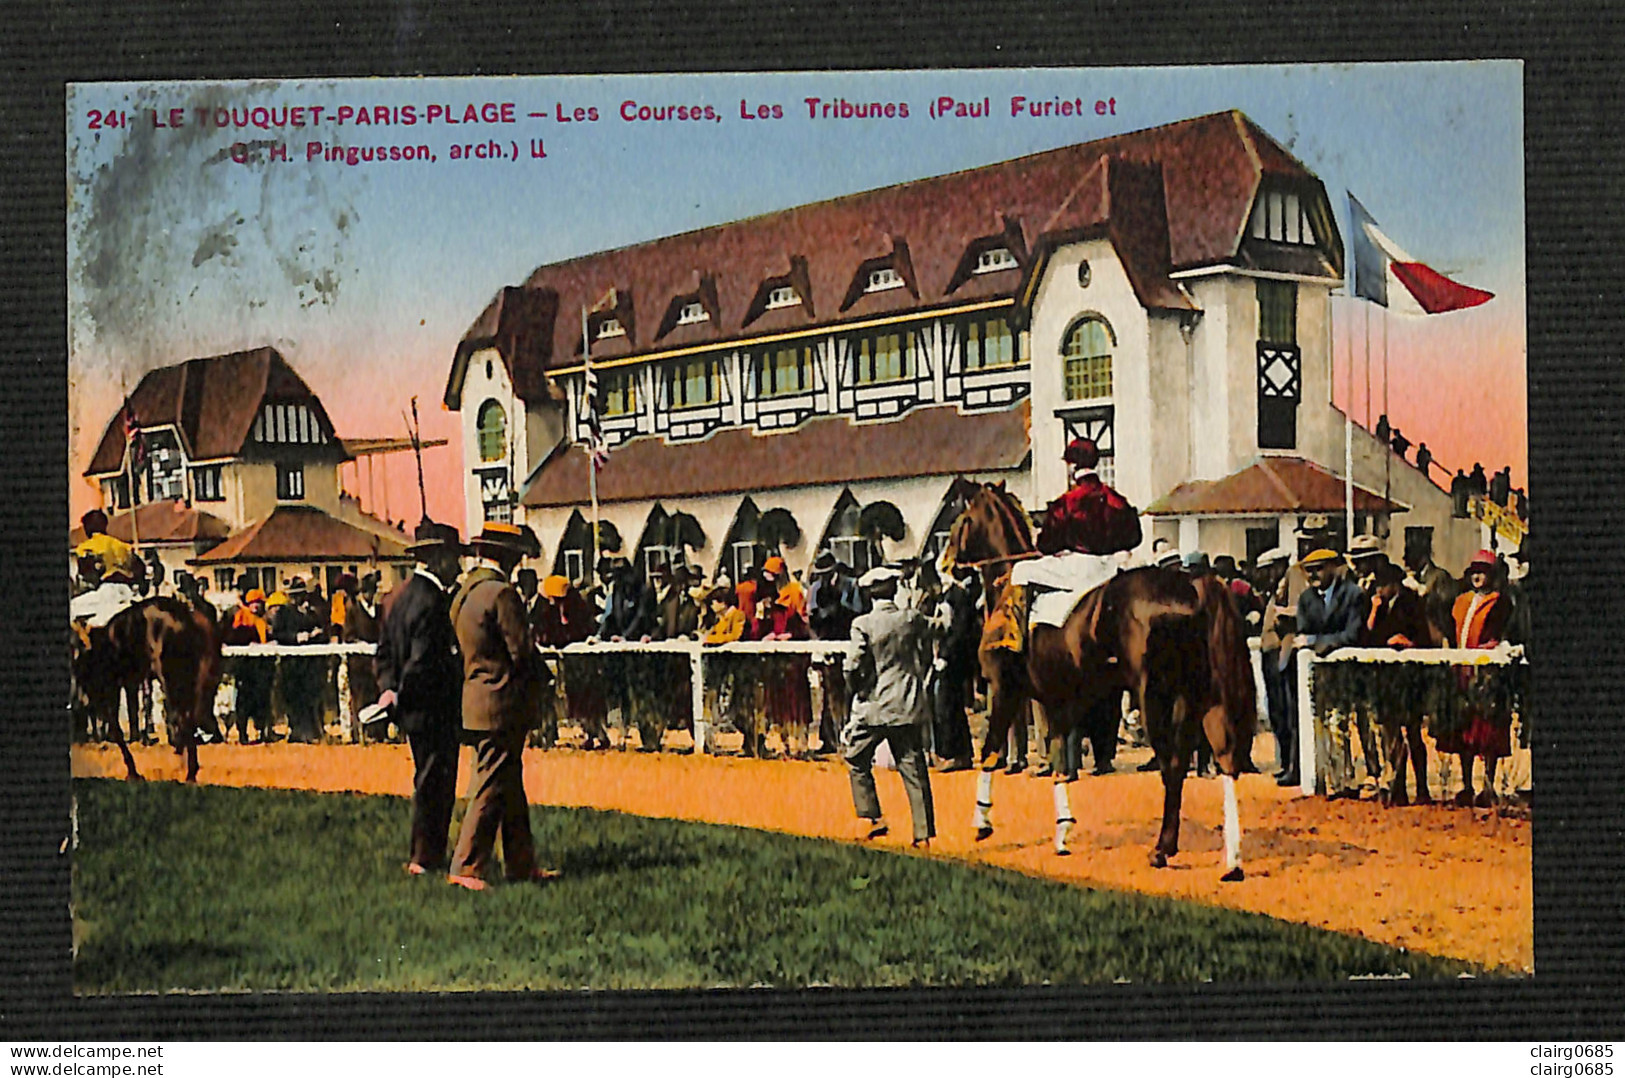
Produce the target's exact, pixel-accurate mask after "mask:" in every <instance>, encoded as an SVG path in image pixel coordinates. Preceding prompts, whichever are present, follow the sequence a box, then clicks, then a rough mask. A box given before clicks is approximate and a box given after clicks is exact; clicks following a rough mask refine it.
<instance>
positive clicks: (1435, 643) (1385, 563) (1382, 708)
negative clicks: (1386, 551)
mask: <svg viewBox="0 0 1625 1078" xmlns="http://www.w3.org/2000/svg"><path fill="white" fill-rule="evenodd" d="M1404 583H1405V570H1403V569H1401V568H1400V567H1399V566H1397V565H1395V564H1394V563H1393V562H1391V561H1389V560H1388V559H1387V558H1382V559H1380V560H1379V561H1378V562H1377V563H1376V565H1375V566H1374V567H1373V568H1372V571H1371V589H1372V594H1371V607H1370V613H1369V614H1367V615H1366V620H1365V628H1364V630H1363V631H1362V632H1361V639H1360V645H1361V646H1362V647H1368V648H1436V647H1439V646H1440V645H1441V644H1442V643H1443V640H1442V639H1441V638H1440V636H1439V633H1438V631H1437V630H1436V629H1434V628H1433V626H1432V624H1431V623H1430V622H1429V621H1428V617H1427V612H1426V611H1425V610H1424V609H1423V606H1422V597H1421V596H1419V595H1417V594H1416V593H1415V592H1413V591H1411V590H1410V589H1408V588H1406V587H1405V586H1404ZM1373 696H1374V699H1373V700H1372V705H1373V707H1374V708H1375V709H1376V713H1377V732H1378V735H1379V738H1380V740H1381V741H1382V743H1383V769H1382V778H1381V779H1380V780H1378V790H1377V796H1378V799H1379V800H1381V801H1382V802H1383V803H1384V804H1386V805H1408V804H1410V796H1409V794H1408V793H1407V792H1406V791H1407V785H1408V784H1407V782H1406V768H1407V767H1414V768H1415V771H1416V800H1417V802H1418V803H1421V804H1431V803H1432V802H1433V796H1432V794H1431V793H1429V791H1428V750H1427V744H1426V743H1425V742H1424V741H1423V740H1422V712H1423V710H1424V708H1425V706H1426V692H1425V690H1424V689H1423V688H1422V686H1421V685H1420V684H1419V683H1418V682H1417V681H1416V680H1415V679H1414V678H1411V677H1404V676H1401V677H1387V678H1382V679H1380V680H1379V681H1378V682H1377V684H1376V687H1375V691H1374V693H1373Z"/></svg>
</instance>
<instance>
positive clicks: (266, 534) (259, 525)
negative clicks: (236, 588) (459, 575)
mask: <svg viewBox="0 0 1625 1078" xmlns="http://www.w3.org/2000/svg"><path fill="white" fill-rule="evenodd" d="M405 557H406V537H405V536H402V537H401V538H400V540H399V541H398V542H397V541H395V540H391V539H387V538H385V537H384V536H381V535H373V534H371V533H369V532H366V531H363V530H362V529H361V528H358V527H356V526H354V525H353V524H346V523H345V522H344V521H342V520H339V519H338V518H336V517H332V516H329V515H328V514H326V513H324V512H322V511H321V510H320V509H317V508H315V507H314V506H309V505H282V506H278V507H277V508H276V509H275V510H273V511H272V512H271V515H270V516H268V517H265V518H264V519H263V520H258V521H255V522H254V523H253V524H250V525H248V526H247V527H246V528H244V529H243V530H242V531H240V532H238V533H237V534H236V535H233V536H232V537H231V538H230V539H227V540H226V541H225V542H223V543H221V544H220V545H219V546H217V547H215V548H214V549H213V550H211V551H209V552H208V553H207V554H204V555H202V556H200V557H197V558H194V559H192V560H193V561H194V562H195V563H197V564H199V565H216V564H226V563H230V562H251V561H313V560H314V561H321V560H327V559H337V558H355V559H358V560H359V559H366V558H383V559H390V558H405Z"/></svg>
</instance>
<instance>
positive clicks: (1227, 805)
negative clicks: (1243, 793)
mask: <svg viewBox="0 0 1625 1078" xmlns="http://www.w3.org/2000/svg"><path fill="white" fill-rule="evenodd" d="M1240 866H1241V814H1240V813H1239V812H1238V811H1237V809H1236V779H1235V776H1234V775H1226V776H1224V867H1225V868H1226V869H1232V868H1239V867H1240Z"/></svg>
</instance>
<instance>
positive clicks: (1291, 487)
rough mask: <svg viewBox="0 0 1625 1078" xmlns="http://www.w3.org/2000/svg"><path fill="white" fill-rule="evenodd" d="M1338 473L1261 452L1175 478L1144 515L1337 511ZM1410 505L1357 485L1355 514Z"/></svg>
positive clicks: (1339, 509)
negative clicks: (1231, 466)
mask: <svg viewBox="0 0 1625 1078" xmlns="http://www.w3.org/2000/svg"><path fill="white" fill-rule="evenodd" d="M1344 494H1345V488H1344V484H1343V478H1342V477H1341V476H1339V475H1337V474H1336V473H1334V472H1331V471H1329V470H1327V469H1326V468H1322V467H1321V466H1320V465H1318V464H1316V463H1314V462H1313V461H1309V460H1305V459H1304V458H1302V457H1263V458H1260V459H1259V460H1258V461H1256V462H1255V463H1253V464H1250V465H1248V466H1247V467H1245V468H1243V469H1242V470H1241V471H1239V472H1235V473H1233V474H1231V475H1227V476H1225V477H1224V478H1223V479H1198V480H1193V481H1191V482H1189V483H1181V484H1179V486H1177V487H1175V488H1174V489H1173V490H1171V491H1169V492H1168V493H1167V494H1165V495H1163V496H1162V497H1160V498H1158V499H1157V500H1156V501H1154V502H1152V503H1151V504H1150V505H1148V506H1146V508H1145V512H1146V514H1147V515H1149V516H1163V517H1181V516H1230V515H1245V516H1274V515H1277V514H1282V513H1341V512H1342V511H1343V498H1344ZM1409 509H1410V506H1408V505H1404V504H1402V503H1400V502H1396V501H1393V500H1391V499H1388V498H1384V497H1383V496H1382V495H1381V494H1378V493H1376V492H1375V491H1371V490H1367V489H1366V488H1365V487H1362V486H1359V485H1358V484H1356V485H1355V487H1354V511H1355V512H1356V513H1403V512H1406V511H1407V510H1409Z"/></svg>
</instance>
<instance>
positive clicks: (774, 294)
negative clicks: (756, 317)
mask: <svg viewBox="0 0 1625 1078" xmlns="http://www.w3.org/2000/svg"><path fill="white" fill-rule="evenodd" d="M800 303H801V297H800V296H798V295H796V290H795V289H794V288H792V287H791V286H790V285H787V284H786V285H780V286H779V287H777V288H775V289H773V290H772V291H770V292H769V293H768V294H767V309H768V310H770V311H771V310H773V309H775V308H777V307H795V306H799V305H800Z"/></svg>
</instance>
